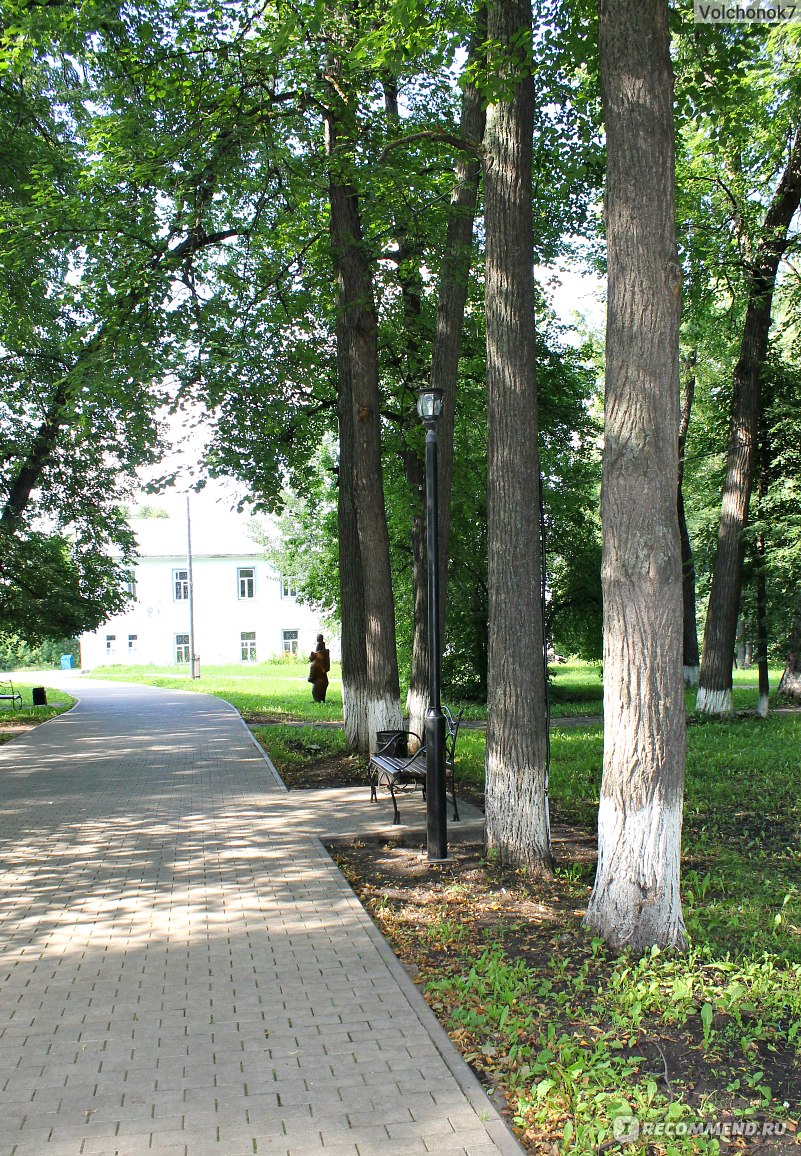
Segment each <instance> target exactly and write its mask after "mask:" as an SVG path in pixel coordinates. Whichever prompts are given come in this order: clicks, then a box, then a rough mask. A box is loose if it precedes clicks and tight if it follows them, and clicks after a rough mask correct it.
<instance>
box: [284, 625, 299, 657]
mask: <svg viewBox="0 0 801 1156" xmlns="http://www.w3.org/2000/svg"><path fill="white" fill-rule="evenodd" d="M281 649H282V650H283V652H284V654H292V655H294V656H295V658H297V657H298V632H297V630H282V631H281Z"/></svg>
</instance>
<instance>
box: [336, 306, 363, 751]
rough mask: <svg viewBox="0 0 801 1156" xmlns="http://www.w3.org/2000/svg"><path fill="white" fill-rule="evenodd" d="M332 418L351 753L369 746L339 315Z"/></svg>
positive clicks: (349, 413) (346, 367) (350, 425)
mask: <svg viewBox="0 0 801 1156" xmlns="http://www.w3.org/2000/svg"><path fill="white" fill-rule="evenodd" d="M336 339H337V379H338V381H337V385H338V395H337V417H338V421H339V488H338V491H337V525H338V531H339V598H340V612H341V619H342V712H343V718H344V721H345V739H346V742H347V744H348V746H349V747H351V748H352V749H354V750H359V751H366V750H368V748H369V744H370V734H369V728H368V724H367V719H368V709H367V702H368V696H367V642H366V638H367V626H366V620H365V611H364V575H363V573H362V560H361V553H360V548H359V531H358V529H357V526H356V507H355V502H354V497H353V462H354V457H355V450H354V441H355V430H354V420H353V391H352V389H351V384H350V358H349V356H348V335H347V328H346V324H345V317H344V313H343V314H340V315H339V316H338V317H337V322H336Z"/></svg>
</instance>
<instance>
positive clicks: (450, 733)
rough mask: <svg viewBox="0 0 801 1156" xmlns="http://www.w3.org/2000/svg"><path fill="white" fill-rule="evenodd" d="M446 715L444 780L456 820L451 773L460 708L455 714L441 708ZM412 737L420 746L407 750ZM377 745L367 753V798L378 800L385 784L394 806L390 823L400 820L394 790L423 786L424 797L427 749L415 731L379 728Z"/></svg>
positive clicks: (456, 813)
mask: <svg viewBox="0 0 801 1156" xmlns="http://www.w3.org/2000/svg"><path fill="white" fill-rule="evenodd" d="M442 713H443V714H444V715H445V783H446V786H449V787H450V793H451V802H452V803H453V818H454V821H455V822H457V823H458V822H459V808H458V806H457V804H456V781H455V780H456V775H455V773H454V759H455V756H456V736H457V735H458V733H459V723H460V722H461V718H462V712H461V711H459V713H458V715H456V717H455V718H454V717H453V715H452V714H451V712H450V711H449V710H448V708H447V707H443V708H442ZM410 737H412V738H415V739H416V740H417V742H418V743H420V744H421V745H420V748H419V749H418V750H417V751H415V752H414V754H412V755H410V754H409V738H410ZM379 740H380V741H379V747H378V750H377V751H376V752H375V754H374V755H371V756H370V764H369V776H370V799H371V801H372V802H374V803H377V802H378V793H377V792H378V788H379V787H386V788H387V790H388V791H389V793H390V795H391V797H392V806H393V809H394V816H393V819H392V822H393V824H396V823H400V811H399V810H398V800H397V798H396V794H395V793H396V791H415V790H417V788H418V787H420V788H421V789H422V792H423V798H425V797H426V749H425V747H424V746H423V745H422V740H421V738H420V736H419V735H418V734H415V732H414V731H409V730H399V731H380V732H379Z"/></svg>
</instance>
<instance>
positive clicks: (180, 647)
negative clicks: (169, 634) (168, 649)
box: [175, 634, 189, 665]
mask: <svg viewBox="0 0 801 1156" xmlns="http://www.w3.org/2000/svg"><path fill="white" fill-rule="evenodd" d="M175 661H176V662H177V663H178V664H179V665H180V664H181V663H184V662H189V635H188V634H176V636H175Z"/></svg>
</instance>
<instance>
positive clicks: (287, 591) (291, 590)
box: [281, 577, 298, 598]
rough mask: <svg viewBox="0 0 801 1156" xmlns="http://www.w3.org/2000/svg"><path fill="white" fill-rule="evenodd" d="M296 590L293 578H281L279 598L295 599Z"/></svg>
mask: <svg viewBox="0 0 801 1156" xmlns="http://www.w3.org/2000/svg"><path fill="white" fill-rule="evenodd" d="M297 596H298V588H297V586H296V585H295V579H294V578H286V577H282V578H281V597H282V598H297Z"/></svg>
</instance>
